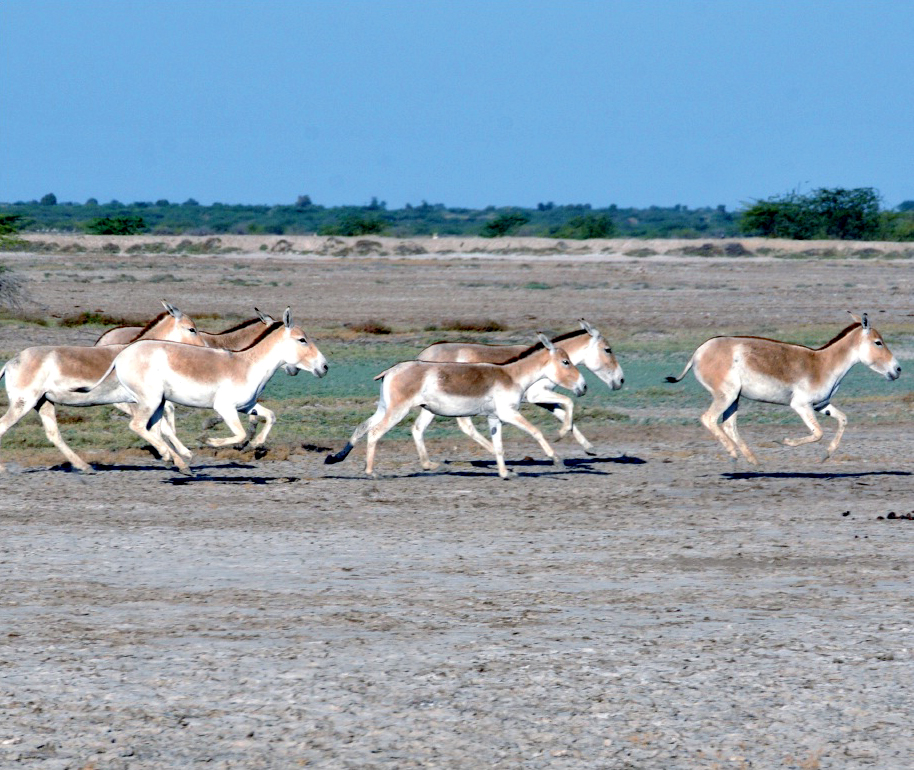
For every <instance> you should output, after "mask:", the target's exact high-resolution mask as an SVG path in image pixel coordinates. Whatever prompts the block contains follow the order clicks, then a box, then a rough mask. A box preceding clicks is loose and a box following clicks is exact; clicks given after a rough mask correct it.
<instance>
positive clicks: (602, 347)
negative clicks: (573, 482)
mask: <svg viewBox="0 0 914 770" xmlns="http://www.w3.org/2000/svg"><path fill="white" fill-rule="evenodd" d="M580 323H581V329H579V330H578V331H574V332H570V333H569V334H562V335H560V336H558V337H553V338H552V344H553V345H561V346H562V348H563V349H564V350H565V352H566V353H568V357H569V358H570V359H571V363H573V364H574V365H575V366H581V365H583V366H585V367H587V368H588V369H590V371H592V372H593V373H594V374H595V375H596V376H597V377H599V378H600V380H602V381H603V382H605V383H606V384H607V385H608V386H609V387H610V388H612V389H613V390H619V388H621V387H622V384H623V383H624V382H625V376H624V374H623V372H622V367H621V366H620V365H619V362H618V361H617V360H616V357H615V355H613V352H612V348H611V347H610V346H609V342H607V341H606V338H605V337H604V336H603V335H602V334H601V333H600V331H599V330H598V329H596V328H595V327H593V326H591V325H590V324H589V323H587V321H585V320H584V319H583V318H582V319H581V321H580ZM534 347H535V348H541V347H542V343H539V342H538V343H536V345H535V346H534ZM528 350H530V348H528V346H527V345H482V344H477V343H469V342H436V343H435V344H434V345H429V346H428V347H427V348H425V350H423V351H422V352H421V353H419V355H418V356H416V360H418V361H441V362H448V361H450V362H454V363H489V364H505V363H507V362H509V361H511V360H512V359H516V358H519V357H521V356H523V355H526V354H527V352H528ZM524 400H525V401H526V402H528V403H530V404H536V406H540V407H542V408H543V409H548V410H549V411H551V412H552V413H553V414H554V415H555V416H556V417H557V418H558V419H559V420H562V427H561V429H560V430H559V436H558V437H559V439H562V438H564V437H565V436H566V435H567V434H568V432H569V430H570V431H571V433H572V435H573V436H574V438H575V440H576V441H577V442H578V443H579V444H580V445H581V446H582V447H584V451H585V452H587V454H590V455H592V454H595V452H594V449H593V444H592V443H591V442H590V441H588V440H587V438H585V436H584V434H583V433H581V431H580V430H578V427H577V425H575V424H574V421H573V414H574V401H573V400H572V399H571V398H570V397H568V396H566V395H563V394H561V393H556V392H555V385H553V383H551V382H550V381H549V380H545V379H544V380H540V381H539V382H535V383H533V385H531V386H530V387H529V388H527V392H526V393H524ZM457 424H458V425H459V426H460V429H461V430H462V431H463V432H464V433H466V434H467V435H468V436H469V437H470V438H471V439H473V441H475V442H476V443H477V444H479V445H480V446H482V447H485V449H486V450H487V451H489V452H492V451H493V448H492V444H491V443H490V442H489V441H487V440H486V439H485V438H484V437H483V436H482V435H481V434H480V433H479V432H478V431H477V430H476V428H475V426H474V425H473V421H472V419H471V418H469V417H458V418H457Z"/></svg>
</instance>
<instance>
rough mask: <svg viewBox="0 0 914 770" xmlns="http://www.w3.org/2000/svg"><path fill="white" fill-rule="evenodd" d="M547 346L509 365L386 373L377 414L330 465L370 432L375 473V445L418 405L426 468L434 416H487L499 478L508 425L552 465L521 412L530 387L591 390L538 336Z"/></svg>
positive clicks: (420, 366)
mask: <svg viewBox="0 0 914 770" xmlns="http://www.w3.org/2000/svg"><path fill="white" fill-rule="evenodd" d="M537 336H538V337H539V340H540V342H542V344H543V347H542V348H539V349H531V350H530V351H528V353H527V354H526V355H524V356H522V357H520V358H518V359H517V360H515V361H512V362H511V363H507V364H489V363H475V364H473V363H466V364H462V363H438V362H429V361H405V362H403V363H399V364H396V365H395V366H393V367H391V368H390V369H388V370H386V371H384V372H382V373H381V374H379V375H378V376H377V377H375V379H376V380H378V379H380V380H381V397H380V399H379V401H378V408H377V411H376V412H375V413H374V414H373V415H372V416H371V417H369V418H368V419H367V420H366V421H365V422H363V423H362V424H361V425H359V427H358V428H356V429H355V432H354V433H353V434H352V437H351V438H350V439H349V442H348V443H347V444H346V446H345V447H344V448H343V449H342V450H340V451H339V452H337V453H336V454H335V455H329V456H328V457H327V458H326V459H325V460H324V462H325V463H338V462H340V461H342V460H344V459H345V458H346V457H347V455H348V454H349V453H350V452H351V451H352V448H353V446H354V445H355V443H356V442H357V441H358V440H359V439H360V438H361V437H362V436H363V435H365V434H366V433H367V434H368V439H367V441H368V444H367V449H366V457H365V473H366V474H368V475H369V476H371V475H372V474H373V473H374V455H375V447H376V445H377V443H378V441H379V440H380V439H381V437H382V436H383V435H384V434H385V433H387V431H389V430H390V429H391V428H393V427H394V426H395V425H396V424H397V423H398V422H400V421H401V420H402V419H403V418H404V417H405V416H406V415H407V413H408V412H409V410H410V409H412V408H414V407H419V408H420V409H421V411H420V414H419V417H418V419H417V420H416V422H415V424H414V425H413V428H412V435H413V440H414V441H415V443H416V450H417V452H418V453H419V460H420V462H421V463H422V467H423V468H424V469H425V470H433V469H434V468H436V467H437V465H436V464H435V463H432V462H431V461H430V460H429V457H428V452H427V451H426V448H425V442H424V441H423V437H422V434H423V432H424V431H425V428H426V427H428V424H429V423H430V422H431V421H432V420H433V419H434V418H435V415H441V416H443V417H472V416H474V415H477V414H480V415H485V416H486V417H487V418H488V421H489V432H490V434H491V436H492V450H491V451H492V452H493V453H494V454H495V459H496V462H497V464H498V475H499V476H501V477H502V478H508V470H507V468H506V467H505V458H504V450H503V448H502V439H501V427H502V424H503V423H508V424H510V425H515V426H516V427H518V428H520V429H521V430H524V431H526V432H527V433H529V434H530V435H531V436H533V438H534V439H536V441H537V442H539V445H540V446H541V447H542V448H543V451H544V452H545V453H546V455H547V457H549V458H551V459H552V461H553V462H555V461H556V459H557V457H556V454H555V452H554V451H553V449H552V447H551V446H549V444H548V443H547V441H546V439H545V438H544V437H543V434H542V433H541V432H540V431H539V430H538V429H537V428H536V427H535V426H534V425H532V424H531V423H530V422H528V421H527V420H526V419H525V418H524V417H523V416H522V415H521V414H520V412H518V407H519V406H520V403H521V400H522V399H523V397H524V393H525V392H526V391H527V389H528V388H529V387H530V386H531V385H533V384H534V383H535V382H538V381H539V380H542V379H548V380H549V381H550V382H552V383H553V384H555V385H560V386H561V387H563V388H568V389H569V390H573V391H574V392H575V394H576V395H581V394H583V393H584V392H585V391H586V390H587V385H586V384H585V382H584V378H583V377H582V376H581V373H580V372H579V371H578V370H577V368H576V367H575V366H574V364H572V363H571V360H570V358H569V356H568V353H566V352H565V350H563V349H562V348H560V347H556V346H555V345H553V344H552V342H551V341H550V340H549V338H548V337H546V336H545V335H543V334H539V335H537Z"/></svg>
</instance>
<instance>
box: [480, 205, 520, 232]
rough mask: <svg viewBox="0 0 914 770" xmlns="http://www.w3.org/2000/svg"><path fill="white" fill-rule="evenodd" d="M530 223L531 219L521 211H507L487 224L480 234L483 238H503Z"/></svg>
mask: <svg viewBox="0 0 914 770" xmlns="http://www.w3.org/2000/svg"><path fill="white" fill-rule="evenodd" d="M529 221H530V217H528V216H527V215H526V214H524V213H523V212H521V211H506V212H504V213H502V214H499V215H498V216H497V217H495V219H493V220H491V221H489V222H486V223H485V225H483V228H482V230H481V231H480V233H479V234H480V235H481V236H482V237H483V238H501V237H502V236H505V235H507V234H508V233H509V232H511V231H512V230H516V229H517V228H518V227H521V226H522V225H525V224H527V222H529Z"/></svg>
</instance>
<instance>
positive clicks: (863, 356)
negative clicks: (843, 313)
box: [848, 311, 901, 380]
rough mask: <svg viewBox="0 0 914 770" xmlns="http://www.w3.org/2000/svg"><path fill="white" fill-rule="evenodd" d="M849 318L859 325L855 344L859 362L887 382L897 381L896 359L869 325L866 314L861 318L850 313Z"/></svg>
mask: <svg viewBox="0 0 914 770" xmlns="http://www.w3.org/2000/svg"><path fill="white" fill-rule="evenodd" d="M848 312H850V311H848ZM851 318H853V319H854V320H855V321H856V322H857V323H858V324H860V331H859V341H858V343H857V354H858V355H859V356H860V361H861V362H862V363H864V364H866V365H867V366H868V367H869V368H870V369H872V370H873V371H874V372H876V373H877V374H881V375H882V376H883V377H885V378H886V379H887V380H897V379H898V378H899V377H900V376H901V366H899V365H898V359H896V358H895V356H893V355H892V351H890V350H889V346H888V345H886V344H885V340H883V339H882V335H881V334H880V333H879V332H878V331H876V329H875V328H874V327H873V326H871V325H870V322H869V319H868V318H867V317H866V313H864V314H863V315H862V316H861V317H858V316H856V315H854V314H853V313H851Z"/></svg>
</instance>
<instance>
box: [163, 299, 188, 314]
mask: <svg viewBox="0 0 914 770" xmlns="http://www.w3.org/2000/svg"><path fill="white" fill-rule="evenodd" d="M162 305H163V306H164V307H165V309H166V310H167V311H168V312H169V314H171V315H173V316H174V317H175V318H181V317H182V316H183V315H184V313H182V312H181V311H180V310H178V308H176V307H175V306H174V305H170V304H169V303H168V302H166V301H165V300H164V299H163V300H162Z"/></svg>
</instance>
